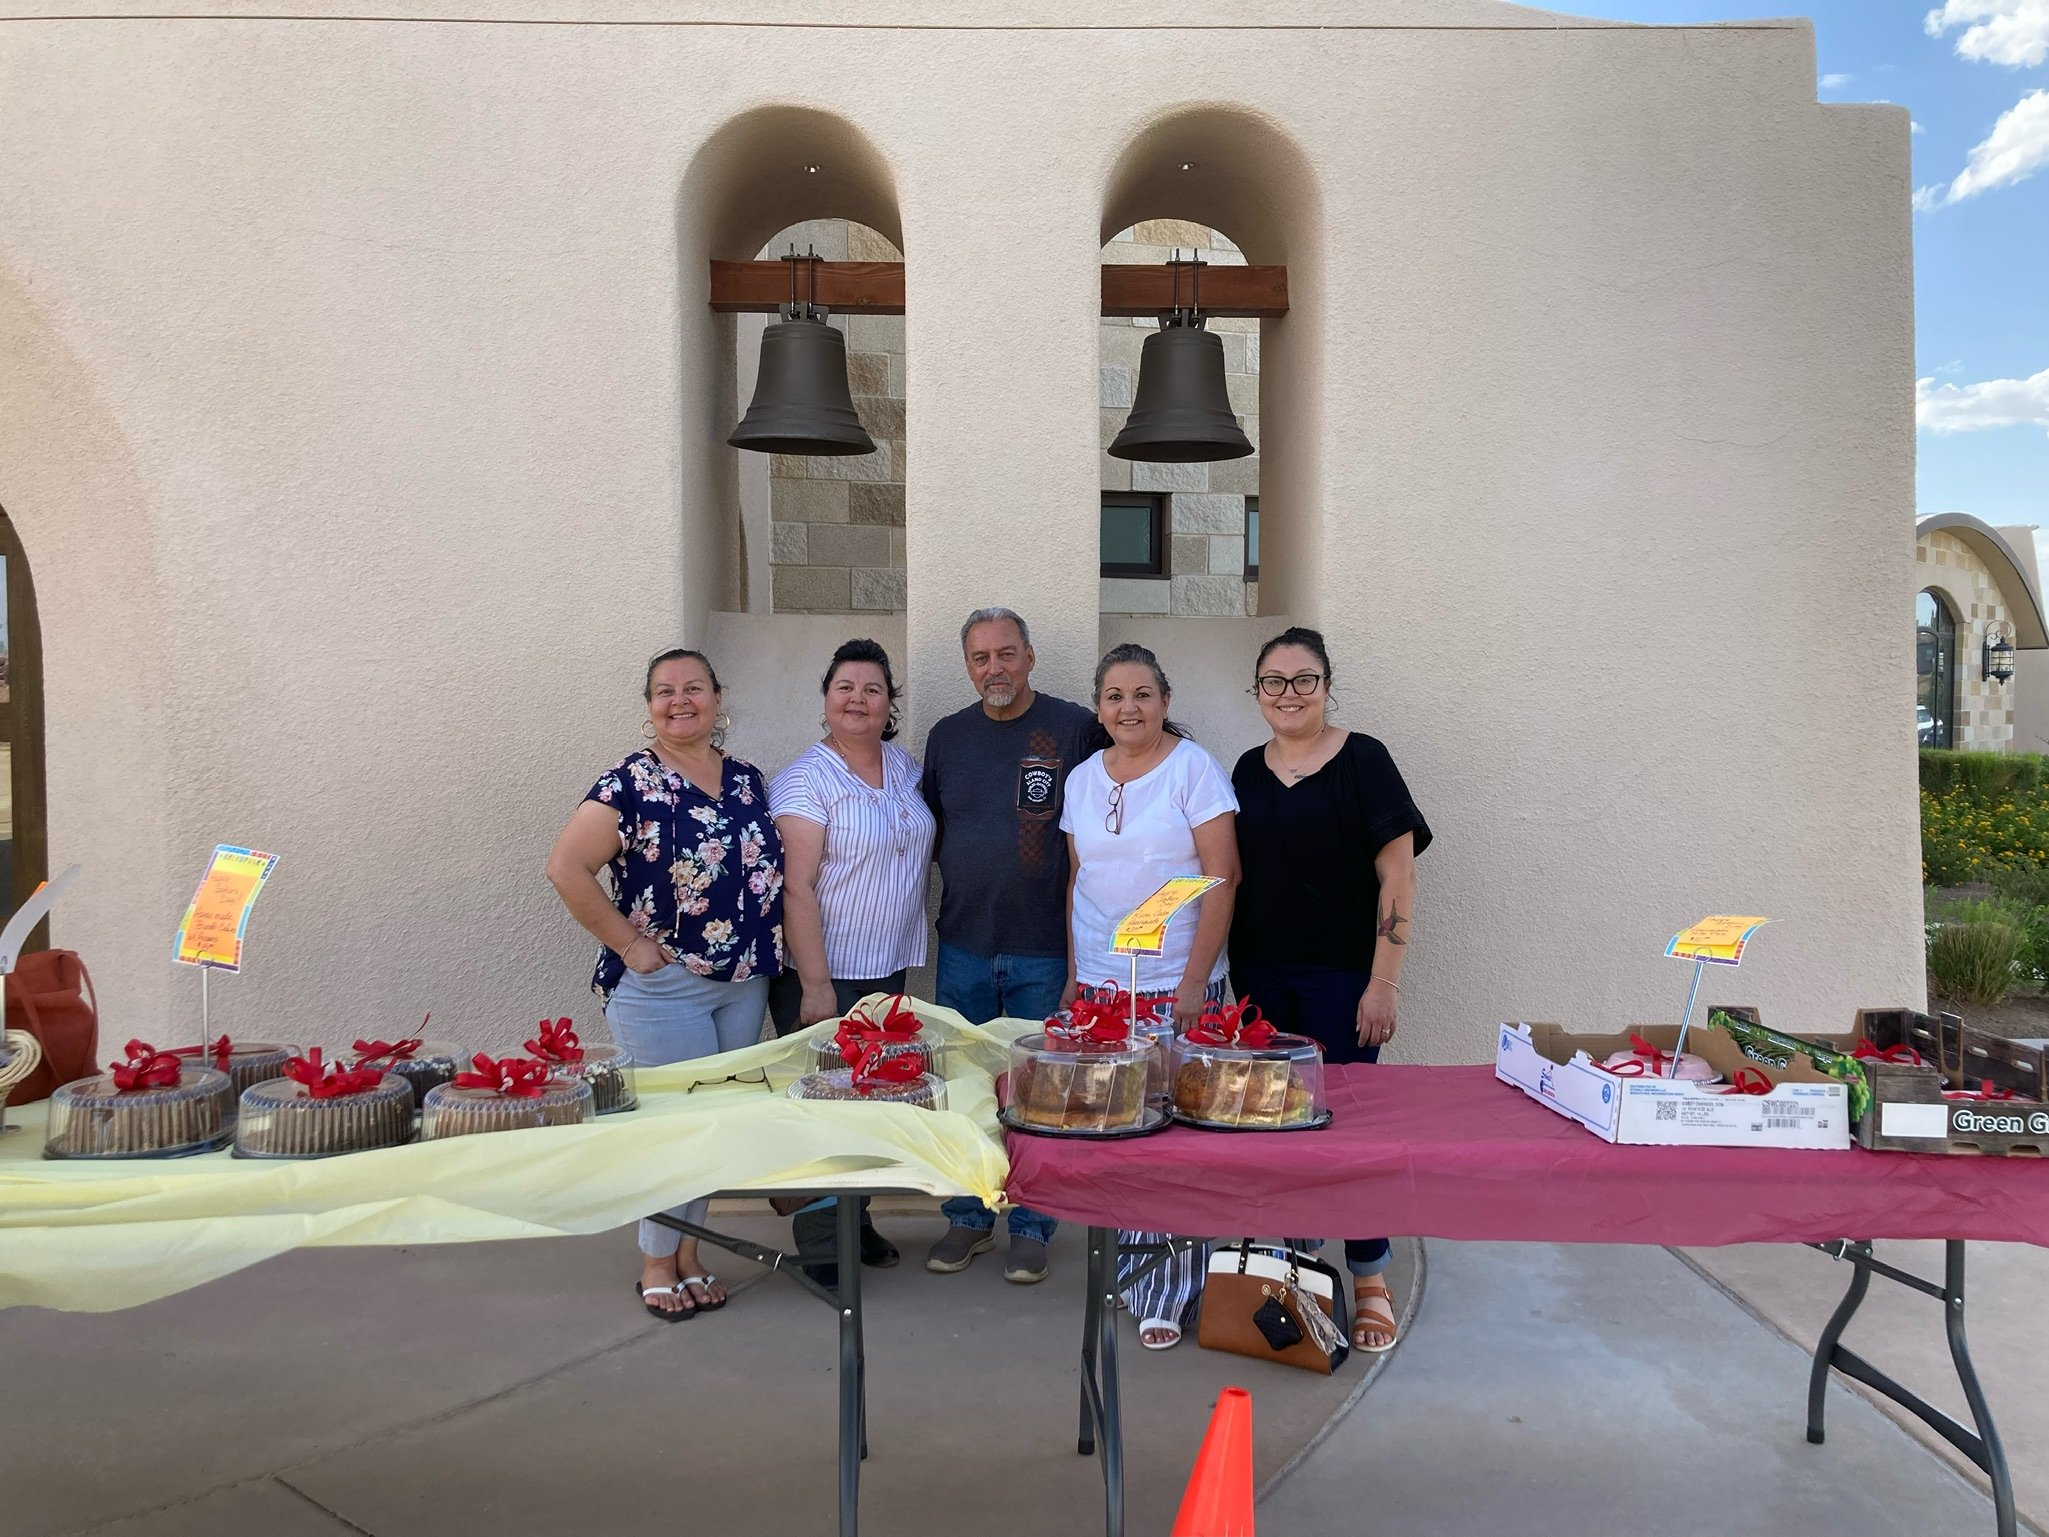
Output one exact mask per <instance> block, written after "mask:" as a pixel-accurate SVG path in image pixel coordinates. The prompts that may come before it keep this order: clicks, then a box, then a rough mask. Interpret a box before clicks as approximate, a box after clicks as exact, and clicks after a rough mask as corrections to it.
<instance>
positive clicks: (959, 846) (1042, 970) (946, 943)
mask: <svg viewBox="0 0 2049 1537" xmlns="http://www.w3.org/2000/svg"><path fill="white" fill-rule="evenodd" d="M960 641H961V652H962V655H963V658H964V659H965V661H966V662H967V668H968V679H969V681H970V682H972V683H973V684H974V685H975V692H976V693H978V694H980V695H981V696H982V698H981V702H980V703H979V704H972V705H969V706H968V707H967V708H966V709H965V710H961V711H959V712H957V713H955V714H953V715H949V716H947V717H946V719H944V720H942V721H940V722H939V723H938V724H937V725H935V726H934V727H933V728H932V734H931V735H930V736H929V737H928V738H926V741H925V800H926V803H927V804H928V805H930V806H931V808H932V815H933V816H934V817H936V818H937V819H938V821H939V841H938V843H937V845H936V846H935V854H934V857H935V858H937V860H938V861H939V874H940V879H941V882H942V884H943V890H942V893H941V896H940V901H939V966H938V993H939V1003H940V1006H941V1007H943V1008H949V1009H957V1010H959V1011H960V1013H961V1014H962V1015H963V1016H965V1017H966V1019H967V1020H968V1021H969V1022H970V1023H971V1024H977V1025H979V1024H985V1023H987V1022H988V1021H989V1020H992V1019H1044V1018H1046V1017H1047V1016H1048V1015H1050V1014H1052V1013H1054V1012H1055V1011H1056V1010H1057V1009H1058V1008H1059V1007H1060V994H1061V991H1062V990H1063V989H1064V988H1065V987H1066V985H1067V840H1066V838H1064V837H1063V836H1061V832H1060V797H1061V790H1062V787H1063V786H1064V785H1065V783H1066V780H1067V776H1068V774H1069V773H1070V772H1071V771H1072V770H1073V769H1074V767H1075V766H1076V765H1077V764H1078V763H1080V762H1081V761H1082V759H1084V758H1086V757H1087V756H1088V755H1089V753H1090V752H1092V751H1093V750H1094V745H1093V743H1092V742H1091V740H1090V738H1091V735H1092V733H1093V732H1094V730H1095V725H1096V720H1095V716H1094V715H1093V714H1092V713H1090V712H1089V711H1087V710H1085V709H1083V708H1082V707H1081V706H1080V705H1078V704H1069V703H1068V702H1067V701H1066V700H1064V699H1055V698H1053V697H1052V696H1051V695H1050V694H1038V693H1034V692H1033V691H1032V667H1033V665H1034V663H1035V662H1036V661H1037V658H1036V657H1035V656H1034V655H1033V654H1032V635H1031V630H1030V629H1029V628H1028V627H1027V626H1026V624H1025V622H1024V620H1023V619H1021V618H1019V617H1018V616H1017V615H1016V614H1014V613H1012V612H1011V611H1010V610H1009V609H1007V608H981V609H977V610H975V612H974V613H972V614H970V615H968V619H967V623H966V624H964V625H962V626H961V632H960ZM945 1210H946V1220H947V1222H948V1223H949V1224H950V1226H948V1228H947V1230H946V1236H945V1237H944V1238H941V1239H940V1240H939V1242H938V1243H936V1244H934V1245H933V1246H932V1252H931V1253H930V1254H929V1255H927V1256H926V1258H925V1268H926V1269H928V1270H936V1271H939V1272H940V1273H942V1274H950V1273H951V1272H953V1271H956V1270H965V1269H967V1268H968V1266H969V1265H970V1264H972V1263H973V1262H974V1258H975V1256H976V1255H977V1254H982V1253H985V1252H987V1251H988V1250H989V1249H991V1248H993V1247H994V1246H995V1243H996V1214H995V1213H994V1212H992V1211H990V1210H989V1208H988V1207H986V1206H984V1205H983V1204H982V1203H981V1202H980V1201H978V1200H976V1199H975V1198H974V1197H972V1196H964V1197H958V1198H956V1199H954V1200H951V1201H948V1202H947V1203H946V1207H945ZM1053 1225H1054V1223H1053V1219H1052V1218H1051V1217H1048V1216H1044V1215H1042V1214H1040V1213H1038V1212H1034V1211H1026V1210H1025V1209H1024V1208H1022V1207H1016V1208H1013V1209H1012V1211H1011V1213H1010V1252H1009V1255H1008V1256H1007V1257H1006V1259H1005V1261H1004V1265H1003V1278H1004V1279H1005V1280H1006V1281H1016V1282H1019V1283H1020V1284H1025V1285H1028V1284H1030V1283H1031V1282H1034V1281H1043V1280H1044V1279H1045V1278H1046V1244H1047V1242H1048V1240H1050V1239H1051V1238H1052V1236H1053Z"/></svg>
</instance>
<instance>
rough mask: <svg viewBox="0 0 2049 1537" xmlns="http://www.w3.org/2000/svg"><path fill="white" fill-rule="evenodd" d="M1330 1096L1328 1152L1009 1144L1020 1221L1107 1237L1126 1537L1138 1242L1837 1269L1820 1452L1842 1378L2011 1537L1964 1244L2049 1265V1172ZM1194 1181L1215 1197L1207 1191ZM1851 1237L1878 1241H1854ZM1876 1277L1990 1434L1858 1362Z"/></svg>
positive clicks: (1206, 1145)
mask: <svg viewBox="0 0 2049 1537" xmlns="http://www.w3.org/2000/svg"><path fill="white" fill-rule="evenodd" d="M1326 1086H1327V1090H1328V1094H1329V1098H1330V1102H1331V1106H1332V1108H1333V1110H1334V1111H1335V1112H1336V1113H1335V1116H1334V1118H1333V1121H1332V1124H1331V1125H1330V1126H1329V1127H1328V1128H1326V1129H1324V1130H1322V1131H1314V1132H1296V1133H1285V1132H1277V1133H1216V1132H1203V1131H1196V1130H1192V1129H1189V1128H1183V1127H1176V1128H1174V1129H1172V1130H1169V1131H1166V1132H1163V1133H1161V1134H1159V1135H1157V1136H1152V1137H1144V1138H1138V1139H1134V1140H1130V1141H1116V1142H1091V1141H1084V1140H1079V1139H1058V1138H1050V1137H1034V1136H1025V1135H1019V1134H1016V1133H1012V1134H1010V1135H1009V1137H1008V1147H1009V1152H1010V1160H1011V1169H1010V1177H1009V1179H1008V1181H1007V1182H1006V1185H1005V1194H1006V1196H1007V1197H1008V1199H1009V1200H1011V1201H1013V1202H1015V1203H1016V1204H1018V1205H1021V1206H1029V1207H1031V1208H1033V1209H1034V1210H1035V1211H1043V1212H1046V1213H1048V1214H1049V1215H1051V1216H1055V1217H1059V1218H1062V1219H1064V1220H1066V1221H1070V1222H1077V1223H1082V1224H1085V1225H1087V1227H1088V1229H1089V1258H1088V1300H1087V1303H1086V1306H1085V1309H1084V1316H1083V1323H1082V1401H1081V1430H1082V1434H1081V1438H1080V1442H1079V1449H1080V1450H1081V1451H1082V1452H1083V1453H1088V1452H1090V1451H1092V1450H1094V1449H1095V1448H1096V1446H1097V1443H1100V1450H1101V1455H1102V1466H1103V1502H1104V1514H1103V1521H1104V1530H1105V1531H1106V1532H1107V1533H1108V1534H1110V1537H1121V1534H1122V1532H1123V1530H1124V1509H1123V1430H1122V1423H1121V1405H1120V1402H1119V1398H1118V1388H1117V1330H1116V1315H1115V1313H1114V1312H1113V1311H1112V1310H1111V1309H1110V1307H1109V1306H1108V1304H1109V1303H1110V1302H1111V1300H1112V1298H1113V1295H1114V1292H1115V1289H1116V1268H1117V1256H1118V1248H1119V1246H1118V1238H1117V1230H1118V1229H1119V1228H1138V1229H1148V1230H1153V1231H1160V1232H1169V1233H1187V1234H1206V1235H1207V1234H1225V1235H1232V1236H1236V1235H1240V1234H1246V1233H1253V1234H1288V1233H1329V1232H1352V1233H1398V1234H1403V1235H1408V1236H1415V1237H1422V1238H1446V1239H1467V1240H1483V1241H1495V1242H1502V1241H1506V1242H1527V1243H1642V1244H1659V1245H1670V1246H1675V1247H1713V1246H1716V1245H1720V1244H1733V1243H1801V1244H1808V1245H1811V1246H1813V1247H1815V1248H1819V1249H1823V1250H1825V1251H1826V1252H1827V1253H1830V1254H1832V1255H1834V1256H1836V1257H1837V1258H1839V1259H1843V1260H1846V1261H1848V1262H1849V1263H1850V1264H1851V1265H1852V1266H1853V1267H1854V1269H1853V1274H1852V1276H1851V1280H1850V1286H1849V1290H1848V1292H1847V1293H1846V1294H1845V1295H1844V1298H1843V1301H1842V1304H1841V1305H1840V1306H1839V1307H1838V1308H1837V1309H1836V1313H1835V1316H1834V1317H1833V1318H1832V1319H1830V1321H1829V1323H1828V1326H1827V1328H1826V1329H1825V1330H1824V1331H1823V1333H1822V1337H1821V1340H1820V1343H1819V1344H1818V1345H1817V1346H1816V1349H1815V1354H1814V1365H1813V1370H1812V1373H1811V1376H1810V1382H1809V1391H1808V1423H1807V1437H1808V1439H1809V1440H1810V1441H1815V1442H1819V1441H1821V1440H1822V1438H1823V1426H1822V1408H1823V1402H1824V1392H1825V1389H1826V1387H1827V1384H1828V1378H1829V1373H1830V1372H1831V1371H1840V1372H1842V1373H1843V1374H1844V1375H1845V1376H1848V1377H1852V1378H1854V1379H1855V1380H1857V1381H1859V1382H1862V1383H1863V1384H1865V1385H1866V1386H1867V1387H1870V1388H1872V1389H1874V1390H1876V1391H1877V1392H1880V1393H1882V1394H1884V1395H1885V1396H1886V1397H1888V1398H1890V1399H1892V1400H1893V1401H1894V1402H1895V1403H1898V1404H1899V1405H1901V1406H1902V1407H1903V1408H1905V1409H1906V1410H1908V1411H1909V1412H1910V1413H1912V1414H1914V1415H1915V1416H1917V1417H1918V1418H1920V1419H1921V1420H1923V1421H1925V1422H1926V1423H1928V1424H1929V1425H1930V1426H1932V1427H1933V1428H1934V1429H1935V1430H1936V1432H1937V1433H1938V1434H1940V1435H1941V1436H1942V1437H1943V1438H1944V1439H1945V1440H1947V1441H1948V1442H1949V1443H1950V1444H1951V1445H1952V1446H1954V1447H1956V1448H1957V1449H1958V1450H1959V1451H1961V1452H1962V1453H1963V1454H1964V1455H1965V1456H1966V1457H1968V1458H1970V1459H1971V1460H1972V1461H1973V1462H1974V1463H1976V1464H1977V1465H1978V1466H1979V1467H1980V1468H1982V1469H1983V1470H1984V1471H1985V1473H1986V1475H1987V1477H1988V1478H1989V1479H1990V1481H1991V1485H1992V1499H1993V1508H1994V1512H1995V1521H1996V1531H1997V1533H1998V1537H2014V1532H2015V1518H2014V1506H2013V1486H2012V1481H2011V1479H2010V1478H2009V1476H2008V1473H2007V1465H2006V1457H2005V1453H2004V1451H2003V1450H2002V1448H2001V1446H2000V1442H1999V1432H1998V1430H1997V1429H1996V1428H1995V1426H1994V1425H1993V1422H1992V1415H1991V1411H1990V1409H1989V1407H1988V1406H1987V1404H1986V1402H1985V1396H1984V1393H1983V1391H1982V1389H1981V1388H1980V1386H1979V1383H1978V1377H1977V1372H1976V1370H1975V1369H1974V1368H1973V1366H1972V1364H1971V1355H1970V1348H1969V1344H1968V1342H1967V1340H1966V1338H1965V1334H1964V1243H1965V1241H1966V1240H1969V1239H1979V1240H1985V1241H1993V1242H2005V1243H2031V1244H2037V1245H2041V1246H2045V1247H2049V1164H2045V1163H2044V1162H2043V1161H2041V1160H2037V1159H2029V1158H1974V1157H1961V1156H1951V1155H1939V1154H1915V1153H1874V1152H1867V1151H1865V1150H1863V1149H1861V1148H1849V1149H1846V1150H1844V1151H1841V1152H1835V1151H1829V1152H1815V1151H1787V1150H1777V1149H1753V1148H1685V1147H1626V1146H1618V1145H1613V1144H1610V1143H1607V1142H1604V1141H1602V1140H1601V1139H1599V1138H1598V1137H1595V1136H1593V1135H1592V1134H1591V1133H1589V1132H1587V1131H1585V1130H1583V1129H1581V1128H1580V1127H1579V1126H1578V1125H1577V1124H1575V1123H1573V1122H1571V1121H1568V1120H1566V1119H1564V1118H1563V1117H1562V1116H1559V1115H1557V1114H1555V1113H1554V1112H1552V1111H1550V1110H1548V1109H1546V1108H1544V1107H1543V1106H1542V1105H1539V1104H1537V1103H1536V1102H1535V1101H1533V1100H1531V1099H1530V1098H1529V1097H1528V1096H1526V1095H1525V1094H1523V1093H1522V1092H1521V1091H1520V1090H1518V1089H1515V1088H1513V1087H1511V1086H1509V1085H1507V1084H1504V1083H1502V1082H1500V1081H1499V1080H1497V1079H1496V1078H1495V1077H1494V1071H1493V1069H1492V1068H1491V1067H1414V1066H1393V1065H1388V1066H1379V1067H1368V1066H1351V1067H1333V1068H1329V1069H1326ZM1192 1169H1199V1170H1200V1171H1201V1175H1202V1177H1201V1178H1200V1179H1191V1178H1190V1177H1189V1175H1190V1171H1191V1170H1192ZM1848 1233H1854V1234H1858V1235H1861V1236H1860V1237H1858V1238H1857V1239H1855V1240H1849V1239H1845V1238H1844V1237H1843V1236H1842V1235H1844V1234H1848ZM1910 1238H1922V1239H1926V1238H1939V1239H1942V1240H1943V1241H1944V1244H1945V1256H1946V1263H1945V1266H1944V1276H1943V1279H1942V1281H1941V1282H1939V1283H1937V1282H1933V1281H1928V1280H1924V1279H1923V1278H1921V1277H1919V1276H1914V1275H1910V1274H1908V1273H1907V1272H1904V1271H1901V1270H1899V1269H1897V1268H1895V1267H1894V1266H1891V1265H1888V1264H1886V1263H1884V1262H1883V1261H1881V1260H1879V1259H1878V1258H1877V1257H1876V1256H1875V1255H1874V1254H1873V1252H1872V1249H1871V1244H1872V1242H1873V1241H1874V1240H1877V1239H1910ZM1873 1276H1881V1277H1883V1278H1885V1279H1887V1280H1890V1281H1896V1282H1899V1283H1900V1284H1903V1285H1906V1286H1909V1287H1912V1288H1913V1289H1915V1290H1917V1291H1920V1292H1923V1293H1925V1294H1927V1295H1928V1296H1931V1297H1935V1298H1937V1299H1938V1300H1939V1301H1940V1302H1941V1303H1942V1306H1943V1324H1944V1329H1945V1331H1946V1333H1947V1337H1948V1343H1949V1349H1950V1356H1951V1359H1952V1361H1953V1363H1954V1364H1955V1367H1956V1373H1957V1379H1958V1381H1959V1383H1960V1384H1961V1385H1962V1387H1963V1392H1964V1398H1965V1401H1966V1402H1967V1404H1968V1405H1969V1406H1970V1411H1971V1418H1972V1421H1973V1423H1972V1424H1971V1425H1968V1426H1966V1425H1963V1424H1960V1423H1958V1422H1957V1421H1956V1420H1954V1419H1952V1418H1951V1417H1950V1416H1948V1415H1946V1414H1944V1413H1943V1412H1942V1411H1940V1410H1939V1409H1936V1408H1934V1407H1933V1406H1932V1405H1930V1404H1929V1403H1927V1402H1926V1401H1925V1400H1923V1399H1921V1398H1919V1397H1918V1396H1916V1395H1915V1394H1914V1393H1912V1392H1911V1391H1909V1390H1908V1389H1907V1388H1905V1387H1903V1386H1901V1385H1900V1384H1899V1383H1897V1382H1895V1381H1894V1380H1893V1379H1892V1378H1891V1377H1889V1376H1887V1375H1886V1374H1885V1373H1884V1372H1883V1371H1881V1370H1880V1369H1879V1368H1877V1367H1876V1366H1874V1365H1872V1364H1871V1363H1870V1362H1868V1361H1866V1360H1864V1359H1863V1358H1862V1357H1861V1356H1858V1355H1856V1354H1855V1353H1853V1352H1852V1351H1850V1350H1847V1349H1845V1348H1844V1346H1843V1345H1842V1343H1841V1337H1842V1333H1843V1330H1844V1328H1845V1327H1846V1326H1847V1325H1848V1323H1849V1321H1850V1319H1851V1317H1852V1316H1853V1315H1854V1314H1855V1313H1856V1311H1857V1308H1858V1306H1859V1304H1860V1303H1861V1302H1862V1301H1863V1299H1864V1296H1865V1293H1866V1291H1867V1290H1868V1289H1869V1287H1870V1284H1871V1278H1872V1277H1873Z"/></svg>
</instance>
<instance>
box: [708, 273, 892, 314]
mask: <svg viewBox="0 0 2049 1537" xmlns="http://www.w3.org/2000/svg"><path fill="white" fill-rule="evenodd" d="M805 282H806V278H805V273H804V267H803V264H801V263H800V264H799V266H798V268H797V293H798V296H799V297H800V298H801V297H802V296H803V294H804V286H805ZM789 298H790V264H789V263H788V262H779V261H768V262H721V261H715V262H713V263H712V264H711V307H712V308H713V309H714V310H716V311H717V312H718V313H719V314H721V315H773V314H774V313H775V312H776V310H777V309H778V308H780V307H781V306H782V305H784V304H787V303H788V302H789ZM817 302H818V303H820V304H823V305H824V306H826V308H828V309H830V310H831V311H832V312H833V313H834V314H835V315H901V314H902V313H903V312H904V264H903V263H902V262H820V263H819V264H818V283H817Z"/></svg>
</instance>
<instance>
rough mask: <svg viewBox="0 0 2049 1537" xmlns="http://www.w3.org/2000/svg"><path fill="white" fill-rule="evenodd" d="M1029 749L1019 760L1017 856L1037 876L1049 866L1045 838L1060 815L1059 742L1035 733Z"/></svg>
mask: <svg viewBox="0 0 2049 1537" xmlns="http://www.w3.org/2000/svg"><path fill="white" fill-rule="evenodd" d="M1028 746H1029V751H1027V752H1026V754H1025V756H1024V757H1022V758H1020V759H1018V760H1017V857H1018V862H1019V863H1020V864H1022V865H1023V866H1024V868H1025V869H1027V870H1029V871H1031V872H1032V873H1033V874H1037V873H1038V872H1039V871H1041V870H1043V869H1045V867H1046V839H1047V836H1048V833H1049V831H1050V830H1051V828H1052V826H1053V819H1054V817H1055V816H1056V815H1057V814H1058V812H1059V806H1058V804H1057V802H1058V801H1059V798H1060V741H1059V738H1057V737H1055V736H1054V735H1053V733H1052V732H1050V731H1041V730H1034V731H1033V732H1032V735H1031V740H1030V742H1029V744H1028ZM1053 836H1056V837H1057V836H1058V834H1057V833H1056V834H1053Z"/></svg>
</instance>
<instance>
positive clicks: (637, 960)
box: [619, 934, 669, 977]
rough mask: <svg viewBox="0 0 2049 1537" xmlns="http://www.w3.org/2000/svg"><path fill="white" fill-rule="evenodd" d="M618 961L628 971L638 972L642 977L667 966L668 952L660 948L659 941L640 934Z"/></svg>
mask: <svg viewBox="0 0 2049 1537" xmlns="http://www.w3.org/2000/svg"><path fill="white" fill-rule="evenodd" d="M619 959H620V960H622V961H624V962H625V963H626V969H627V970H628V971H634V972H638V973H639V974H640V975H641V976H643V977H644V976H647V975H648V974H649V973H650V972H656V971H660V970H661V969H662V968H663V967H664V966H666V965H668V964H669V952H668V951H666V950H664V949H663V948H662V947H661V944H660V942H659V941H657V940H654V939H651V938H649V937H648V936H647V935H645V934H642V935H641V936H639V937H638V938H637V939H635V940H634V941H633V943H632V944H630V945H628V946H627V947H626V949H625V951H624V953H622V954H621V955H620V957H619Z"/></svg>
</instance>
